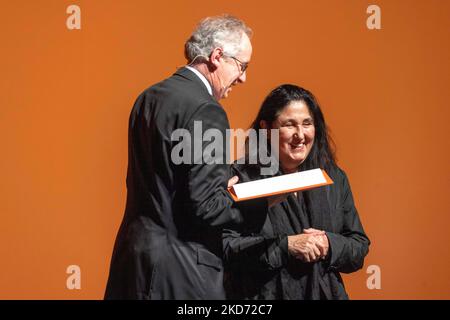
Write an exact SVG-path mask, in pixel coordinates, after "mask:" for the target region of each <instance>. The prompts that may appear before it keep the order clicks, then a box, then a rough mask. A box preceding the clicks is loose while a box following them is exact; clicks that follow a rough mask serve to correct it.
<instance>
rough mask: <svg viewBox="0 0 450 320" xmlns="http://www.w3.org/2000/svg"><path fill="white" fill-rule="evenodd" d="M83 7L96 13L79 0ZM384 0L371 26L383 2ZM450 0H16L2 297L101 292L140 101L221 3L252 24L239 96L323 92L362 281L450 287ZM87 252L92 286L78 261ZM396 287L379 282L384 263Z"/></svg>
mask: <svg viewBox="0 0 450 320" xmlns="http://www.w3.org/2000/svg"><path fill="white" fill-rule="evenodd" d="M71 4H77V5H79V6H80V7H81V30H68V29H67V28H66V19H67V17H68V16H69V15H68V14H66V8H67V7H68V6H69V5H71ZM370 4H377V5H379V6H380V8H381V23H382V29H381V30H368V29H367V27H366V19H367V17H368V14H367V13H366V8H367V7H368V6H369V5H370ZM449 12H450V2H449V1H440V0H434V1H425V0H423V1H399V0H396V1H392V0H390V1H387V0H386V1H381V0H377V1H373V2H372V1H370V2H369V1H362V0H340V1H325V0H321V1H316V0H315V1H313V0H311V1H299V0H292V1H285V0H278V1H236V0H230V1H210V0H207V1H205V0H201V1H195V2H191V3H190V4H188V1H173V0H168V1H161V2H159V1H158V2H155V1H146V0H139V1H138V0H133V1H128V0H114V1H111V0H108V1H106V0H90V1H88V0H84V1H75V0H74V1H64V0H41V1H26V0H20V1H19V0H18V1H2V2H1V10H0V26H1V28H0V41H1V52H0V70H1V77H0V90H1V95H0V139H1V141H0V148H1V149H0V150H1V156H0V174H1V179H2V181H1V184H0V197H1V198H0V213H1V223H0V259H1V261H0V298H2V299H101V298H102V297H103V292H104V288H105V283H106V279H107V272H108V268H109V261H110V256H111V252H112V246H113V242H114V239H115V235H116V232H117V229H118V226H119V223H120V221H121V219H122V215H123V210H124V206H125V196H126V188H125V175H126V167H127V125H128V115H129V112H130V109H131V107H132V104H133V102H134V100H135V98H136V97H137V95H138V94H139V93H140V92H141V91H142V90H143V89H145V88H146V87H148V86H149V85H151V84H153V83H155V82H157V81H160V80H161V79H163V78H166V77H167V76H169V75H170V74H172V73H173V72H174V71H175V70H176V68H177V67H179V66H182V65H183V64H184V63H185V61H184V58H183V45H184V41H185V40H186V39H187V38H188V36H189V35H190V33H191V31H192V30H193V28H194V26H195V24H196V23H197V22H198V21H199V20H200V19H201V18H202V17H205V16H209V15H216V14H221V13H231V14H235V15H237V16H239V17H241V18H242V19H243V20H245V21H246V22H247V24H248V25H249V26H250V27H251V28H252V29H253V31H254V37H253V46H254V55H253V59H252V62H251V65H250V67H249V69H248V73H247V83H245V84H244V85H242V86H240V87H237V88H236V89H235V90H233V92H232V94H231V96H230V98H229V99H227V100H225V101H223V104H224V106H225V108H226V110H227V112H228V114H229V118H230V122H231V126H232V127H234V128H247V127H248V126H249V124H250V122H251V120H252V119H253V117H254V116H255V115H256V111H257V109H258V107H259V105H260V103H261V102H262V100H263V98H264V97H265V95H266V94H267V93H268V92H269V91H270V90H271V89H272V88H274V87H275V86H277V85H279V84H281V83H286V82H291V83H295V84H298V85H301V86H304V87H305V88H308V89H310V90H311V91H312V92H313V93H315V94H316V95H317V97H318V98H319V100H320V102H321V104H322V108H323V111H324V113H325V116H326V119H327V121H328V124H329V125H330V127H331V129H332V133H333V136H334V138H335V140H336V142H337V146H338V159H339V164H340V165H341V167H342V168H343V169H344V170H346V172H347V174H348V175H349V178H350V182H351V185H352V188H353V192H354V195H355V199H356V204H357V208H358V209H359V212H360V216H361V219H362V221H363V224H364V227H365V229H366V232H367V233H368V235H369V237H370V239H371V240H372V246H371V247H370V253H369V255H368V257H367V258H366V263H365V266H364V269H363V270H360V271H359V272H357V273H354V274H351V275H348V276H345V281H346V286H347V289H348V292H349V294H350V296H351V298H354V299H412V298H421V299H428V298H445V299H449V298H450V276H449V275H448V272H449V270H450V250H449V249H448V244H449V243H450V230H449V220H450V217H449V213H450V210H449V209H450V206H449V203H450V202H449V190H450V188H449V187H450V172H449V163H450V161H449V160H450V159H449V150H450V145H449V142H448V138H449V125H448V120H449V115H450V112H449V109H448V101H449V100H450V96H449V88H448V85H449V75H450V68H449V61H450V59H449V56H450V55H449V48H450V46H449V39H450V20H449V19H448V13H449ZM71 264H75V265H79V266H80V267H81V290H68V289H67V288H66V279H67V277H68V275H67V274H66V268H67V266H68V265H71ZM373 264H374V265H378V266H380V268H381V286H382V287H381V289H380V290H369V289H368V288H367V287H366V279H367V277H368V276H369V275H368V274H366V269H367V267H368V266H369V265H373Z"/></svg>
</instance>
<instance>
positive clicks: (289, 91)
mask: <svg viewBox="0 0 450 320" xmlns="http://www.w3.org/2000/svg"><path fill="white" fill-rule="evenodd" d="M293 101H303V102H304V103H305V104H306V106H307V107H308V110H309V112H310V114H311V116H312V118H313V121H314V127H315V137H314V143H313V146H312V149H311V151H310V153H309V155H308V157H307V158H306V159H305V161H303V163H302V164H301V165H300V167H299V169H300V170H308V169H315V168H322V169H328V168H330V167H331V166H334V165H335V161H336V158H335V144H334V142H333V140H332V139H331V137H330V135H329V130H328V127H327V125H326V123H325V118H324V116H323V114H322V111H321V109H320V106H319V103H318V102H317V100H316V98H315V97H314V95H313V94H312V93H311V92H309V91H308V90H306V89H303V88H300V87H299V86H296V85H292V84H283V85H281V86H279V87H277V88H275V89H274V90H272V92H270V93H269V95H268V96H267V97H266V98H265V100H264V102H263V103H262V105H261V108H260V109H259V112H258V115H257V116H256V119H255V120H254V121H253V123H252V126H251V128H252V129H255V130H256V131H257V132H258V129H261V126H260V123H261V120H264V121H266V122H267V124H268V125H269V126H271V125H272V123H273V122H274V121H275V120H276V119H277V118H278V116H279V115H280V114H281V112H282V111H283V109H284V108H285V107H286V106H288V105H289V103H291V102H293ZM257 136H259V135H257ZM259 145H260V144H259V141H258V146H259ZM249 152H251V151H249V148H248V140H247V141H246V157H247V159H248V153H249Z"/></svg>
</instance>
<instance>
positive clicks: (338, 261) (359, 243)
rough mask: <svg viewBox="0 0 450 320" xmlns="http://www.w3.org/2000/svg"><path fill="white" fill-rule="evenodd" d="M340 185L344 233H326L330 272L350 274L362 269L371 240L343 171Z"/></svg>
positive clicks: (340, 208) (340, 206)
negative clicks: (328, 244) (328, 245)
mask: <svg viewBox="0 0 450 320" xmlns="http://www.w3.org/2000/svg"><path fill="white" fill-rule="evenodd" d="M341 173H342V175H343V179H342V184H341V185H340V192H341V193H342V194H341V197H340V198H341V199H342V200H341V201H342V202H341V204H340V205H339V208H338V210H340V211H341V212H338V213H337V214H340V213H342V214H343V229H342V232H340V233H339V234H338V233H333V232H326V235H327V237H328V240H329V243H330V248H329V251H330V252H329V257H328V259H327V260H328V261H329V266H328V268H329V270H330V271H338V272H343V273H350V272H354V271H356V270H359V269H361V268H362V266H363V264H364V258H365V256H366V255H367V253H368V251H369V245H370V240H369V238H368V237H367V235H366V234H365V232H364V229H363V226H362V224H361V221H360V219H359V215H358V212H357V210H356V208H355V205H354V202H353V196H352V191H351V188H350V184H349V182H348V179H347V176H346V175H345V173H344V172H343V171H341Z"/></svg>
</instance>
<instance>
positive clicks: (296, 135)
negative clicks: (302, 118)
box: [294, 126, 305, 141]
mask: <svg viewBox="0 0 450 320" xmlns="http://www.w3.org/2000/svg"><path fill="white" fill-rule="evenodd" d="M294 138H295V139H299V140H302V141H303V140H304V139H305V133H304V132H303V128H302V126H296V130H295V133H294Z"/></svg>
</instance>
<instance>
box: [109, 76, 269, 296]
mask: <svg viewBox="0 0 450 320" xmlns="http://www.w3.org/2000/svg"><path fill="white" fill-rule="evenodd" d="M195 121H200V122H201V126H202V131H203V132H205V131H206V130H208V129H217V130H219V131H220V132H221V133H222V135H223V138H224V139H223V145H224V148H225V137H226V135H225V131H226V129H228V128H229V122H228V118H227V115H226V113H225V111H224V109H223V108H222V106H221V105H220V104H219V103H218V102H217V101H216V100H215V99H214V98H213V97H212V96H211V95H210V94H209V93H208V91H207V89H206V86H205V85H204V83H202V81H201V80H200V79H199V78H198V77H197V75H195V74H194V73H193V72H192V71H191V70H188V69H186V68H181V69H179V70H178V71H177V72H176V73H175V74H174V75H173V76H171V77H170V78H168V79H166V80H164V81H162V82H160V83H158V84H156V85H154V86H152V87H150V88H148V89H147V90H145V91H144V92H143V93H142V94H141V95H140V96H139V97H138V99H137V101H136V102H135V105H134V107H133V109H132V111H131V115H130V120H129V141H128V143H129V152H128V153H129V158H128V174H127V190H128V193H127V204H126V210H125V215H124V218H123V221H122V224H121V226H120V229H119V232H118V235H117V239H116V242H115V246H114V252H113V256H112V261H111V267H110V274H109V279H108V283H107V288H106V293H105V298H106V299H223V298H225V294H224V289H223V284H222V281H223V266H222V259H221V258H222V240H221V232H222V228H223V227H225V226H227V225H228V224H229V223H231V222H234V223H240V222H242V221H243V219H244V217H243V216H242V214H241V213H240V211H239V210H238V209H237V208H235V207H234V203H233V200H232V199H231V197H230V196H229V194H228V193H227V191H226V188H227V182H228V179H229V178H230V177H231V170H230V165H228V164H227V163H226V161H225V160H226V159H225V154H220V152H219V154H216V157H217V156H219V157H223V161H222V164H205V163H204V161H201V163H198V162H199V160H201V152H198V151H199V149H198V148H197V149H196V148H194V143H193V142H194V139H192V148H191V152H192V162H193V163H192V164H178V165H177V164H175V163H174V162H173V161H172V160H171V153H172V150H173V148H174V146H176V145H177V144H178V143H179V141H172V137H171V136H172V133H173V132H174V131H175V130H176V129H185V130H187V131H186V132H189V133H191V135H192V137H193V135H194V123H195ZM198 124H199V123H197V125H198ZM197 142H198V141H197ZM209 143H210V142H208V141H206V142H202V143H201V145H200V146H201V151H203V150H204V149H205V147H207V146H208V144H209ZM224 150H225V149H224ZM253 205H255V206H261V207H262V208H264V207H265V206H266V203H265V202H263V201H259V202H254V203H253ZM262 212H264V211H262Z"/></svg>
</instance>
